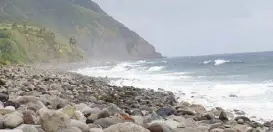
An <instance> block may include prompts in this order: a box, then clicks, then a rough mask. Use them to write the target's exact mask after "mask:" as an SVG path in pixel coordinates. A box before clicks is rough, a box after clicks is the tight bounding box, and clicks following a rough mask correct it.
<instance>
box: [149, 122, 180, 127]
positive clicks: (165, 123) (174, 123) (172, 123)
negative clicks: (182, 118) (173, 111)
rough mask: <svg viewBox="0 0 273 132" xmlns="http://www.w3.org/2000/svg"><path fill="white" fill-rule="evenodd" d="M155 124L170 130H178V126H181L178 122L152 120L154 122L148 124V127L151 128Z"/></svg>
mask: <svg viewBox="0 0 273 132" xmlns="http://www.w3.org/2000/svg"><path fill="white" fill-rule="evenodd" d="M155 124H156V125H157V124H160V125H165V126H168V127H169V128H171V129H175V128H178V127H179V126H181V124H180V123H179V122H177V121H174V120H154V121H152V122H150V123H148V125H149V126H153V125H155Z"/></svg>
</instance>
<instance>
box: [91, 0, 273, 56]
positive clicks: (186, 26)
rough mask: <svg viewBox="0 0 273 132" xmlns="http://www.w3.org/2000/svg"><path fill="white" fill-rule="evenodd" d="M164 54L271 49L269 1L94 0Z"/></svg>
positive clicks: (272, 23) (272, 33) (272, 9)
mask: <svg viewBox="0 0 273 132" xmlns="http://www.w3.org/2000/svg"><path fill="white" fill-rule="evenodd" d="M94 1H95V2H97V3H98V4H99V5H100V6H101V7H102V8H103V9H104V10H105V11H106V12H107V13H108V14H109V15H111V16H113V17H114V18H116V19H117V20H119V21H120V22H122V23H123V24H125V25H126V26H127V27H129V28H130V29H132V30H134V31H136V32H137V33H138V34H139V35H141V36H142V37H143V38H145V39H146V40H147V41H149V42H150V43H151V44H153V45H154V46H155V47H156V49H157V51H159V52H161V53H163V55H165V56H185V55H186V56H187V55H204V54H218V53H234V52H249V51H266V50H273V0H94Z"/></svg>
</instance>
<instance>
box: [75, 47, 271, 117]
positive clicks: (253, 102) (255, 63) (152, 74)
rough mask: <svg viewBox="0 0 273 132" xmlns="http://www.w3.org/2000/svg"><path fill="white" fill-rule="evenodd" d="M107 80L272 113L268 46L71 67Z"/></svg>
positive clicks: (210, 104) (198, 101) (214, 104)
mask: <svg viewBox="0 0 273 132" xmlns="http://www.w3.org/2000/svg"><path fill="white" fill-rule="evenodd" d="M76 72H77V73H80V74H83V75H88V76H95V77H108V78H110V79H111V81H110V84H112V85H118V86H135V87H139V88H150V89H155V90H158V89H159V88H161V89H164V90H167V91H172V92H174V93H175V95H176V96H177V98H178V100H180V101H181V100H185V101H188V102H190V103H196V104H202V105H204V106H205V107H206V108H207V109H210V108H214V107H222V108H224V109H227V110H229V111H234V110H236V109H237V110H242V111H244V112H246V115H247V116H252V118H253V119H254V120H261V121H264V120H270V119H271V120H272V119H273V114H272V113H273V52H261V53H240V54H223V55H209V56H196V57H175V58H164V59H157V60H140V61H126V62H120V63H110V62H108V63H105V64H104V65H98V66H90V67H86V68H82V69H78V70H76Z"/></svg>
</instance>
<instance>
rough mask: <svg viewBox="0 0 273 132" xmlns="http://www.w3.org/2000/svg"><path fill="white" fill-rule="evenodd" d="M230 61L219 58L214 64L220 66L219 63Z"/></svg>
mask: <svg viewBox="0 0 273 132" xmlns="http://www.w3.org/2000/svg"><path fill="white" fill-rule="evenodd" d="M228 62H230V61H229V60H221V59H218V60H214V65H216V66H218V65H221V64H224V63H228Z"/></svg>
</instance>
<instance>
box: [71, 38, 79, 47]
mask: <svg viewBox="0 0 273 132" xmlns="http://www.w3.org/2000/svg"><path fill="white" fill-rule="evenodd" d="M69 44H70V46H76V44H77V40H76V39H75V37H70V38H69Z"/></svg>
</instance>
